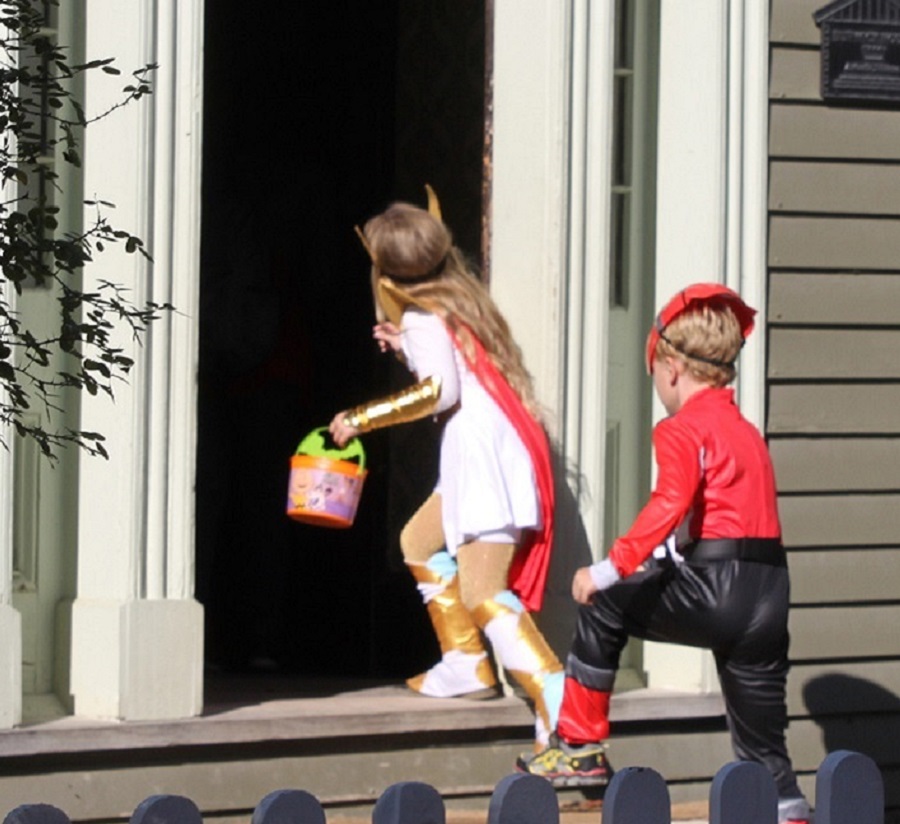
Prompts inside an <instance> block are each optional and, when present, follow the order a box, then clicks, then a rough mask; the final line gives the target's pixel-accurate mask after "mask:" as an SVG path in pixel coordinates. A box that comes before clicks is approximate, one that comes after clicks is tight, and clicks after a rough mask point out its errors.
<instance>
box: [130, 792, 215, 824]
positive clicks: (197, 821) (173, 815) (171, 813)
mask: <svg viewBox="0 0 900 824" xmlns="http://www.w3.org/2000/svg"><path fill="white" fill-rule="evenodd" d="M129 824H203V816H201V815H200V810H199V809H198V808H197V805H196V804H195V803H194V802H193V801H191V799H190V798H185V797H184V796H183V795H151V796H150V797H149V798H145V799H144V800H143V801H142V802H141V803H140V804H138V805H137V807H136V808H135V810H134V812H133V813H132V814H131V819H130V820H129Z"/></svg>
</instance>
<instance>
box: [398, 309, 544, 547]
mask: <svg viewBox="0 0 900 824" xmlns="http://www.w3.org/2000/svg"><path fill="white" fill-rule="evenodd" d="M401 344H402V349H403V353H404V355H405V356H406V362H407V365H408V367H409V368H410V369H411V370H412V371H413V372H414V373H415V374H416V375H417V376H418V378H419V380H424V379H425V378H428V377H432V376H440V378H441V397H440V401H439V403H438V406H437V410H436V411H437V412H445V411H447V410H448V409H450V408H451V407H453V406H454V405H455V404H456V403H457V401H458V402H459V408H458V409H457V410H456V412H454V413H453V414H452V416H451V417H450V419H449V420H448V421H447V424H446V426H445V428H444V433H443V437H442V440H441V454H440V477H439V481H438V485H437V489H436V491H437V492H439V493H440V495H441V510H442V523H443V529H444V537H445V539H446V541H447V551H448V552H449V553H450V554H451V555H454V556H455V555H456V551H457V548H458V547H459V545H460V544H463V543H467V542H469V541H471V540H473V539H475V538H481V539H483V540H490V541H492V542H497V543H513V542H517V539H518V536H519V534H520V533H521V531H522V530H523V529H534V528H539V527H540V526H541V514H540V505H539V501H538V494H537V490H536V487H535V478H534V470H533V467H532V463H531V458H530V457H529V454H528V451H527V450H526V449H525V445H524V444H523V443H522V440H521V438H520V437H519V435H518V433H517V432H516V430H515V428H514V427H513V425H512V424H511V423H510V421H509V419H508V418H507V417H506V416H505V415H504V414H503V412H502V411H501V410H500V408H499V407H498V406H497V404H496V403H495V402H494V400H493V399H492V398H491V397H490V395H488V393H487V392H486V391H485V390H484V388H483V387H482V386H481V384H480V383H479V381H478V378H477V377H476V376H475V375H474V374H473V373H472V372H471V370H470V369H469V368H468V366H467V365H466V362H465V359H464V358H463V355H462V353H461V352H460V351H459V350H458V349H457V348H456V346H454V344H453V341H452V339H451V337H450V333H449V332H448V330H447V328H446V327H445V326H444V323H443V321H441V319H440V318H438V317H437V316H436V315H433V314H431V313H429V312H425V311H422V310H420V309H416V308H408V309H407V310H406V311H405V312H404V313H403V320H402V323H401Z"/></svg>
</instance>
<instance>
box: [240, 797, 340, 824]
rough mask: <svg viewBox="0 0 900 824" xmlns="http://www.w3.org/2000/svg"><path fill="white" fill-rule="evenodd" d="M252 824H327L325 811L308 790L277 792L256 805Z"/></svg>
mask: <svg viewBox="0 0 900 824" xmlns="http://www.w3.org/2000/svg"><path fill="white" fill-rule="evenodd" d="M251 824H325V810H324V809H323V808H322V805H321V804H320V803H319V799H318V798H316V797H315V796H314V795H313V794H312V793H308V792H306V790H275V791H274V792H270V793H269V794H268V795H267V796H266V797H265V798H263V800H262V801H260V802H259V804H257V805H256V808H255V809H254V810H253V818H252V819H251Z"/></svg>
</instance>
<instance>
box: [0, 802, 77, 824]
mask: <svg viewBox="0 0 900 824" xmlns="http://www.w3.org/2000/svg"><path fill="white" fill-rule="evenodd" d="M3 824H70V822H69V816H67V815H66V814H65V813H64V812H63V811H62V810H61V809H59V807H54V806H53V805H52V804H21V805H19V806H18V807H16V808H15V809H13V810H10V811H9V813H7V815H6V818H4V819H3Z"/></svg>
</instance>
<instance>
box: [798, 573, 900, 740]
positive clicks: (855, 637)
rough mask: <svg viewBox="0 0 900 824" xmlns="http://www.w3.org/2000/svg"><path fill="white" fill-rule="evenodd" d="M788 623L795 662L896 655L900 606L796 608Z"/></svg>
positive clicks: (824, 594)
mask: <svg viewBox="0 0 900 824" xmlns="http://www.w3.org/2000/svg"><path fill="white" fill-rule="evenodd" d="M859 574H860V575H865V570H860V571H859ZM827 595H828V593H823V597H827ZM788 623H789V626H790V631H791V658H792V659H793V660H795V661H803V660H817V661H826V660H841V659H843V658H874V657H881V656H892V655H893V656H895V655H897V627H898V626H900V605H896V604H891V605H888V606H880V605H879V606H863V607H858V606H834V605H829V606H827V607H809V608H804V609H796V608H795V609H792V610H791V615H790V619H789V622H788ZM898 708H900V706H898ZM898 749H900V748H898Z"/></svg>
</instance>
